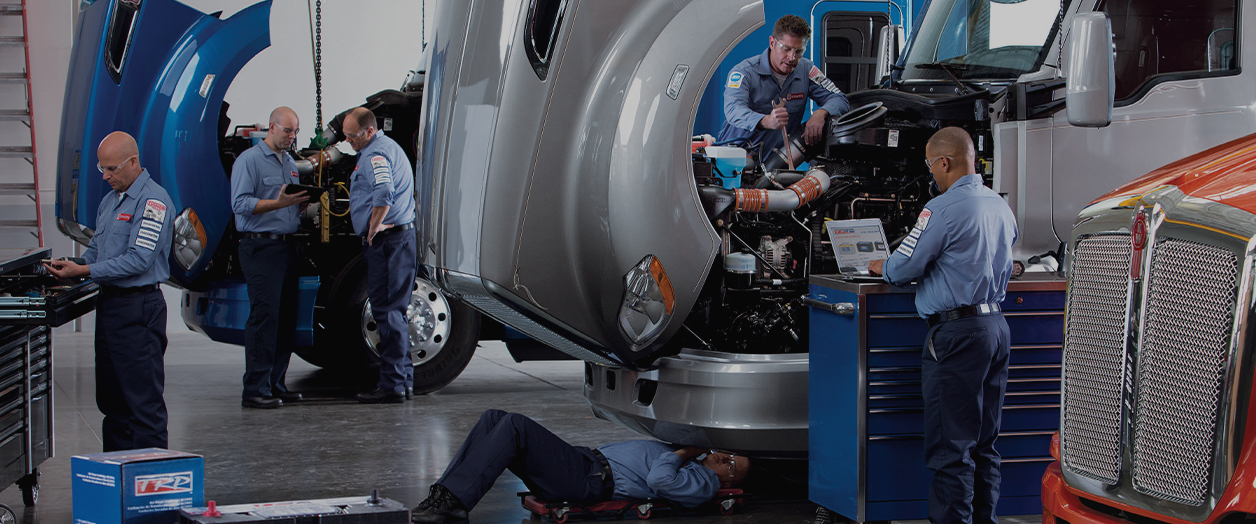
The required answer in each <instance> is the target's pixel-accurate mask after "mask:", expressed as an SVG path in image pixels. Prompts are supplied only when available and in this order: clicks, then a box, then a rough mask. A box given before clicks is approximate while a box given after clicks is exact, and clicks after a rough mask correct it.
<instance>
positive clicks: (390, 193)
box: [349, 131, 414, 235]
mask: <svg viewBox="0 0 1256 524" xmlns="http://www.w3.org/2000/svg"><path fill="white" fill-rule="evenodd" d="M384 206H389V209H388V214H386V215H384V221H383V222H382V223H383V224H392V225H394V226H400V225H405V224H412V223H414V168H412V167H410V159H409V158H406V152H405V151H404V150H402V149H401V146H399V145H397V143H396V142H394V141H393V139H391V138H388V137H387V136H384V133H382V132H380V131H375V136H373V137H371V141H370V142H368V143H367V144H366V147H364V148H362V150H361V151H358V165H357V167H356V168H354V170H353V176H352V177H351V179H350V181H349V217H350V218H351V219H353V231H354V232H355V233H357V234H358V235H365V234H366V232H367V230H368V229H370V227H371V208H373V207H384Z"/></svg>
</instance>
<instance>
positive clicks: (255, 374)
mask: <svg viewBox="0 0 1256 524" xmlns="http://www.w3.org/2000/svg"><path fill="white" fill-rule="evenodd" d="M240 269H243V270H244V282H245V284H246V285H247V287H248V292H249V321H248V324H246V325H245V327H244V393H243V394H242V395H241V396H242V397H244V398H248V397H273V396H276V395H278V394H279V393H282V392H285V391H287V390H288V389H287V387H286V386H284V376H285V375H287V373H288V362H289V361H291V360H292V336H293V334H294V332H295V331H296V326H297V294H298V291H297V250H296V244H295V243H293V242H291V241H285V240H278V239H270V238H246V239H244V240H241V241H240Z"/></svg>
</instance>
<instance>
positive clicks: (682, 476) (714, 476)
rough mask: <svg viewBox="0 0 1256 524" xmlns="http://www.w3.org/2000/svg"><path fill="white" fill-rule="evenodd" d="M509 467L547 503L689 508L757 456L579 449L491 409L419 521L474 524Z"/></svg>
mask: <svg viewBox="0 0 1256 524" xmlns="http://www.w3.org/2000/svg"><path fill="white" fill-rule="evenodd" d="M507 469H509V470H510V472H511V473H514V474H515V475H516V476H518V477H519V479H520V480H522V481H523V483H524V485H525V486H527V487H528V489H529V490H531V491H532V493H533V494H535V495H536V496H537V498H540V499H542V500H552V501H559V500H561V501H566V502H573V503H576V504H585V505H593V504H597V503H599V502H603V501H607V500H642V499H647V498H661V499H666V500H670V501H672V502H675V503H677V504H680V505H682V506H685V507H694V506H697V505H699V504H701V503H703V502H706V501H708V500H711V499H712V498H714V497H715V495H716V494H718V492H719V490H720V488H721V487H725V488H729V487H733V486H735V485H737V484H738V483H740V482H741V481H742V480H744V479H745V478H746V473H747V472H748V471H750V459H747V458H745V457H740V456H736V455H734V454H732V453H726V452H722V451H707V450H704V449H700V448H695V447H684V448H680V449H676V448H675V447H673V446H671V445H668V444H664V443H662V442H658V441H655V440H629V441H626V442H616V443H613V444H607V445H605V446H602V447H599V448H597V449H589V448H586V447H584V446H572V445H571V444H568V443H566V442H564V441H563V440H562V439H561V438H559V437H558V436H557V435H554V434H553V433H550V431H549V430H547V429H545V428H544V427H542V426H541V425H540V424H538V423H536V421H534V420H532V419H530V418H528V417H526V416H524V415H520V414H518V413H506V412H505V411H501V410H496V409H490V410H488V411H485V412H484V413H483V414H482V415H480V420H479V422H476V424H475V427H473V428H471V433H470V434H468V435H467V438H466V440H464V441H463V442H462V447H460V448H458V453H457V454H456V455H454V459H453V460H452V461H450V463H449V466H448V467H446V468H445V474H444V475H442V476H441V478H440V480H438V481H436V483H435V484H432V487H431V490H430V495H429V496H428V497H427V499H426V500H424V501H423V502H421V503H419V505H418V507H416V508H414V511H413V512H412V513H411V515H412V517H411V521H412V522H414V524H445V523H448V522H463V521H465V520H467V512H468V511H470V510H471V508H474V507H475V505H476V504H478V503H479V502H480V499H481V498H482V497H484V494H485V493H487V492H488V490H489V488H491V487H493V483H494V482H495V481H496V480H497V477H499V476H501V474H502V473H503V472H505V471H506V470H507Z"/></svg>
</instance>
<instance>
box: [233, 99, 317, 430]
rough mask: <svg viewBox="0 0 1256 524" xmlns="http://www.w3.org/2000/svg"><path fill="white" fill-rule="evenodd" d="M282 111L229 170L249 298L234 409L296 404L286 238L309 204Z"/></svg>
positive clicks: (292, 262)
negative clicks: (291, 387) (289, 381)
mask: <svg viewBox="0 0 1256 524" xmlns="http://www.w3.org/2000/svg"><path fill="white" fill-rule="evenodd" d="M298 125H300V121H299V120H298V119H297V114H296V112H295V111H293V110H292V109H289V108H287V107H279V108H276V109H275V110H274V111H271V113H270V129H269V131H268V132H267V133H266V138H265V139H264V140H262V142H261V143H260V144H257V145H255V146H253V147H252V148H250V149H249V150H247V151H245V152H244V153H241V154H240V157H239V158H237V159H236V162H235V165H234V166H233V167H232V168H231V210H232V211H233V212H234V213H235V224H236V230H238V231H240V236H242V237H243V238H242V239H241V240H240V269H241V270H243V271H244V284H245V286H247V289H248V293H249V320H248V324H246V325H245V327H244V393H243V395H242V396H241V400H240V405H242V406H244V407H246V408H255V409H274V408H277V407H280V406H282V405H283V403H284V402H298V401H300V400H301V394H300V393H297V392H295V391H288V388H287V386H286V385H285V384H284V378H285V376H286V375H287V373H288V362H289V361H290V360H291V359H292V335H293V332H294V331H295V330H296V325H297V244H296V240H295V239H294V238H293V236H292V234H293V233H296V232H297V227H298V226H300V225H301V218H300V213H301V211H303V210H304V209H305V206H306V202H307V201H308V200H309V199H310V197H309V195H307V194H306V193H305V191H300V192H297V193H289V192H288V191H287V188H288V184H297V183H298V182H299V179H298V178H297V165H296V163H295V162H294V161H293V159H292V156H291V155H290V154H288V149H289V148H291V147H292V143H293V141H295V140H296V138H297V133H298V132H300V130H299V129H298V128H297V126H298Z"/></svg>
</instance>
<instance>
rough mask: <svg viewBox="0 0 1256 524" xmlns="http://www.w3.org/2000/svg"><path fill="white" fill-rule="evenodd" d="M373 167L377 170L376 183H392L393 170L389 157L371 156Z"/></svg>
mask: <svg viewBox="0 0 1256 524" xmlns="http://www.w3.org/2000/svg"><path fill="white" fill-rule="evenodd" d="M371 169H373V170H374V171H375V185H377V186H378V185H380V184H390V183H392V170H391V169H389V168H388V159H387V158H384V157H382V156H375V157H371Z"/></svg>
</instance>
